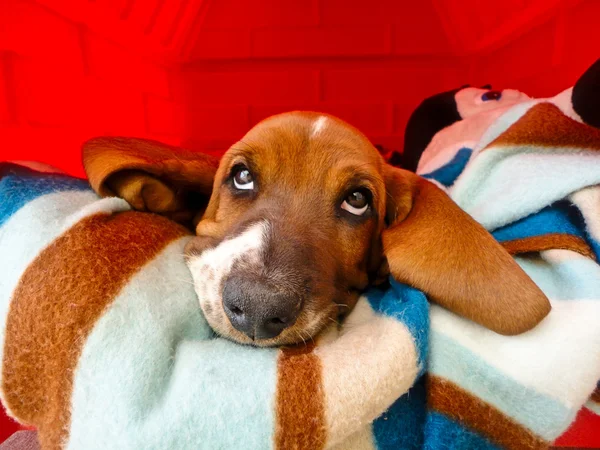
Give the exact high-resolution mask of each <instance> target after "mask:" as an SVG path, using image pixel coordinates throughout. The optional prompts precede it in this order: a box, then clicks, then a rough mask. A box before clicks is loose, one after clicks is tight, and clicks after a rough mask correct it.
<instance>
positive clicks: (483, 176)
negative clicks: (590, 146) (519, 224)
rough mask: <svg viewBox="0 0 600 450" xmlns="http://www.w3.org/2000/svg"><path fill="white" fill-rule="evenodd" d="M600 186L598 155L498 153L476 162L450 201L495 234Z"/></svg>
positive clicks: (473, 160) (484, 155)
mask: <svg viewBox="0 0 600 450" xmlns="http://www.w3.org/2000/svg"><path fill="white" fill-rule="evenodd" d="M595 184H600V169H599V167H598V152H593V151H586V150H581V149H578V148H561V149H558V148H556V149H555V148H553V149H551V150H549V149H544V148H539V147H532V148H527V149H524V148H523V147H519V148H518V149H516V150H515V149H503V148H494V149H493V150H492V149H489V150H486V151H485V152H483V153H481V154H479V155H478V156H477V157H476V158H471V160H470V162H469V164H468V165H467V167H466V168H465V170H464V172H463V173H462V175H461V176H460V177H459V178H458V180H457V181H456V183H455V184H454V185H453V186H452V188H451V189H450V196H451V197H452V199H453V200H454V201H455V202H456V203H457V204H458V205H459V206H460V207H461V208H463V209H464V210H465V211H466V212H468V213H469V214H470V215H471V216H472V217H473V218H474V219H475V220H477V221H478V222H479V223H481V224H482V225H483V226H484V227H485V228H487V229H488V230H494V229H496V228H498V227H501V226H503V225H506V224H509V223H512V222H514V221H516V220H519V219H521V218H523V217H526V216H528V215H529V214H532V213H535V212H538V211H539V210H540V209H542V208H544V207H546V206H548V205H550V204H552V203H554V202H556V201H558V200H561V199H563V198H565V197H567V196H569V195H570V194H572V193H573V192H576V191H578V190H580V189H583V188H585V187H588V186H591V185H595ZM545 186H551V188H548V189H545V188H544V187H545Z"/></svg>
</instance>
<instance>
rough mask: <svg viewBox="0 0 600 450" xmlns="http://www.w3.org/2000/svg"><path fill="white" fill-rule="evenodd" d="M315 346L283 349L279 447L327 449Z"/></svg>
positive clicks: (278, 413) (277, 407)
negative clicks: (313, 351)
mask: <svg viewBox="0 0 600 450" xmlns="http://www.w3.org/2000/svg"><path fill="white" fill-rule="evenodd" d="M313 348H314V344H308V345H306V346H300V347H293V348H286V349H283V350H281V353H280V356H279V361H278V370H277V373H278V379H277V399H276V401H275V404H276V405H277V406H276V411H275V414H276V418H277V425H276V429H275V448H277V449H282V450H283V449H285V450H287V449H291V450H301V449H311V450H312V449H314V450H318V449H320V448H323V447H324V446H325V440H326V437H327V436H326V429H325V398H324V394H323V387H322V382H321V364H320V362H319V358H318V357H317V356H316V355H315V354H314V353H312V350H313Z"/></svg>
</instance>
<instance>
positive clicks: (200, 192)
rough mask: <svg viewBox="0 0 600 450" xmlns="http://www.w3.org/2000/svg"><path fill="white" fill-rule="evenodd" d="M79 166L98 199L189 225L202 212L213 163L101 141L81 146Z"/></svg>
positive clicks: (152, 144)
mask: <svg viewBox="0 0 600 450" xmlns="http://www.w3.org/2000/svg"><path fill="white" fill-rule="evenodd" d="M83 165H84V168H85V171H86V174H87V176H88V178H89V181H90V184H91V186H92V188H93V189H94V190H95V191H96V192H97V193H98V194H99V195H101V196H103V197H108V196H117V197H121V198H123V199H125V200H126V201H127V202H128V203H129V204H130V205H131V206H132V207H133V208H134V209H137V210H139V211H149V212H154V213H158V214H162V215H165V216H168V217H170V218H171V219H173V220H176V221H178V222H181V223H184V224H187V225H192V220H193V218H194V217H195V216H199V215H200V214H201V213H202V212H203V211H204V209H205V208H206V204H207V202H208V198H209V197H210V193H211V190H212V184H213V179H214V175H215V172H216V170H217V167H218V160H217V159H216V158H214V157H212V156H209V155H205V154H202V153H195V152H190V151H186V150H183V149H180V148H176V147H171V146H169V145H165V144H162V143H160V142H157V141H151V140H147V139H136V138H121V137H101V138H95V139H91V140H89V141H87V142H86V143H85V144H84V145H83Z"/></svg>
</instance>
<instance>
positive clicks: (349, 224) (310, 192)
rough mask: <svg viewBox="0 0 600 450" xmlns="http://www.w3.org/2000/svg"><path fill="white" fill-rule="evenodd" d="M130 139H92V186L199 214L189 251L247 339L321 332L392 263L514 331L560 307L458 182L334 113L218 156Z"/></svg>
mask: <svg viewBox="0 0 600 450" xmlns="http://www.w3.org/2000/svg"><path fill="white" fill-rule="evenodd" d="M117 142H118V145H116V147H118V148H117V149H116V150H115V144H114V142H112V141H111V139H110V138H103V139H100V140H93V141H90V142H89V143H88V144H87V145H86V147H85V151H84V160H85V165H86V170H87V172H88V175H89V176H90V180H91V182H92V185H93V186H94V187H95V188H96V189H97V191H98V192H100V193H101V194H104V195H110V194H116V195H119V196H121V197H123V198H125V199H126V200H128V201H129V202H130V203H131V204H132V206H134V207H135V208H137V209H141V210H149V211H153V212H158V213H162V214H168V215H170V216H171V217H174V218H178V217H179V218H187V219H189V218H191V217H192V215H193V213H196V221H195V229H196V235H197V236H196V237H195V238H194V239H192V240H191V241H190V243H189V244H188V246H187V248H186V256H185V257H186V261H187V264H188V266H189V268H190V270H191V273H192V276H193V279H194V285H195V288H196V292H197V294H198V298H199V300H200V306H201V307H202V310H203V312H204V314H205V316H206V318H207V320H208V321H209V323H210V324H211V326H212V327H213V329H214V330H215V331H217V332H218V333H219V334H221V335H223V336H226V337H229V338H231V339H233V340H236V341H238V342H241V343H248V344H254V345H260V346H271V345H282V344H290V343H295V342H298V341H302V340H305V339H308V338H310V337H312V336H314V335H316V334H317V333H318V332H319V331H320V330H321V329H323V328H324V326H325V325H327V324H329V323H331V322H332V321H333V322H335V321H336V320H337V319H338V318H339V317H340V316H343V315H345V314H347V313H348V312H349V311H350V310H351V309H352V308H353V306H354V305H355V303H356V301H357V300H358V298H359V296H360V294H361V293H362V292H363V291H364V290H365V289H366V288H367V286H369V284H371V283H374V282H375V281H376V280H378V279H380V278H381V277H382V276H385V275H387V274H388V273H391V275H392V276H393V277H394V278H395V279H397V280H398V281H401V282H405V283H407V284H410V285H412V286H414V287H416V288H418V289H421V290H423V291H424V292H425V293H426V294H427V295H428V297H429V298H430V299H431V300H432V301H434V302H437V303H439V304H440V305H442V306H444V307H446V308H448V309H450V310H452V311H454V312H455V313H457V314H459V315H461V316H464V317H467V318H469V319H471V320H473V321H475V322H478V323H480V324H482V325H484V326H486V327H488V328H490V329H492V330H494V331H496V332H499V333H502V334H517V333H521V332H523V331H526V330H528V329H530V328H532V327H533V326H535V325H536V324H537V323H538V322H539V321H541V320H542V318H543V317H545V316H546V315H547V313H548V312H549V309H550V305H549V302H548V300H547V299H546V297H545V296H544V294H543V293H542V292H541V291H540V290H539V288H538V287H537V286H536V285H535V284H534V283H533V282H532V281H531V280H530V279H529V277H528V276H527V275H526V274H525V273H524V272H523V271H522V269H521V268H520V267H519V266H518V265H517V264H516V263H515V261H514V260H513V259H512V257H511V256H510V255H509V254H508V253H507V252H506V251H505V250H504V249H503V248H502V247H501V246H500V245H499V244H498V243H497V242H496V241H495V240H494V239H493V238H492V236H491V235H489V234H488V232H487V231H486V230H484V229H483V228H482V227H481V226H480V225H479V224H477V223H476V222H475V221H474V220H473V219H471V218H470V217H469V216H468V215H467V214H466V213H465V212H463V211H462V210H461V209H460V208H459V207H458V206H457V205H456V204H454V202H453V201H452V200H451V199H450V198H449V197H447V196H446V194H445V193H444V192H442V191H441V190H439V189H438V188H437V187H436V186H435V185H433V184H432V183H430V182H428V181H426V180H424V179H422V178H420V177H418V176H416V175H414V174H412V173H410V172H407V171H405V170H402V169H397V168H394V167H392V166H389V165H387V164H386V163H385V162H384V161H383V159H382V158H381V156H380V155H379V153H378V152H377V150H376V149H375V148H374V147H373V146H372V145H371V143H370V142H369V140H368V139H367V138H366V137H365V136H363V135H362V134H361V133H360V132H359V131H358V130H356V129H355V128H353V127H351V126H350V125H348V124H346V123H345V122H342V121H341V120H339V119H336V118H334V117H332V116H327V115H322V114H317V113H305V112H293V113H286V114H281V115H277V116H273V117H271V118H269V119H266V120H265V121H263V122H261V123H259V124H258V125H257V126H255V127H254V128H253V129H252V130H250V132H248V134H247V135H246V136H244V137H243V138H242V139H241V140H240V141H239V142H237V143H236V144H234V145H233V146H232V147H231V148H230V149H229V150H228V151H227V152H226V153H225V155H224V156H223V157H222V159H221V160H220V163H219V164H218V167H217V165H216V163H215V162H214V161H212V160H210V158H208V157H206V156H204V155H198V154H193V153H189V152H182V151H176V150H174V149H172V148H168V147H165V146H161V145H160V144H157V143H150V142H148V141H139V140H122V139H121V140H118V141H117ZM132 161H133V162H132ZM208 197H209V201H208V203H207V204H206V203H204V202H203V199H206V198H208ZM199 211H202V212H201V213H200V214H198V212H199Z"/></svg>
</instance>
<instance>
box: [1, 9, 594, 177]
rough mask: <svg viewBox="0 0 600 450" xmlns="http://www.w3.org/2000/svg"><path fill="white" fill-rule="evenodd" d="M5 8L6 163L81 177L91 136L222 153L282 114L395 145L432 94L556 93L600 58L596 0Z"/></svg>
mask: <svg viewBox="0 0 600 450" xmlns="http://www.w3.org/2000/svg"><path fill="white" fill-rule="evenodd" d="M0 2H1V3H0V5H1V6H0V7H1V8H2V10H1V14H0V152H1V153H0V157H2V158H5V159H15V158H17V159H37V160H42V161H46V162H52V163H54V164H56V165H58V166H60V167H61V168H63V169H65V170H67V171H70V172H73V173H77V174H81V173H82V170H81V167H80V164H79V157H78V153H79V147H80V144H81V142H82V141H83V140H85V139H87V138H89V137H91V136H95V135H100V134H126V135H136V136H145V137H153V138H156V139H160V140H163V141H166V142H169V143H174V144H178V143H182V144H184V145H186V146H189V147H191V148H194V149H203V150H213V151H222V150H223V149H224V148H227V147H228V146H229V145H230V144H231V143H232V142H233V141H234V140H235V139H237V138H239V137H240V136H241V135H242V134H243V133H244V132H245V131H246V130H247V129H248V128H249V127H250V126H251V125H253V124H255V123H256V122H257V121H258V120H260V119H261V118H263V117H266V116H268V115H270V114H273V113H276V112H280V111H285V110H290V109H316V110H320V111H327V112H331V113H333V114H336V115H339V116H341V117H342V118H345V119H347V120H349V121H350V122H352V123H353V124H355V125H356V126H358V127H359V128H361V129H362V130H364V131H365V132H366V133H367V134H368V135H369V136H370V137H371V138H372V139H373V140H374V141H375V142H376V143H381V144H384V145H387V146H389V147H392V148H395V149H401V147H402V136H403V129H404V126H405V123H406V120H407V118H408V116H409V114H410V113H411V111H412V109H413V108H414V107H415V106H416V104H417V103H418V102H419V101H420V100H421V99H422V98H423V97H425V96H427V95H430V94H432V93H435V92H437V91H440V90H444V89H450V88H453V87H456V86H458V85H461V84H463V83H473V84H485V83H490V82H491V83H493V84H494V85H495V86H497V87H516V88H520V89H522V90H524V91H526V92H528V93H530V94H531V95H536V96H544V95H552V94H554V93H556V92H557V91H559V90H561V89H563V88H565V87H567V86H568V85H570V84H572V83H573V82H574V81H575V79H576V77H577V75H578V74H579V73H581V72H582V71H583V70H584V69H585V67H586V66H587V65H588V64H589V63H591V62H592V61H593V60H594V59H595V58H596V57H597V56H598V54H600V50H599V49H600V33H597V30H596V23H595V21H596V17H598V14H599V13H600V5H599V4H598V2H596V1H595V0H587V1H568V0H527V1H525V0H506V1H498V2H496V3H495V4H494V7H493V8H490V7H489V6H482V5H483V4H484V3H485V5H489V3H487V2H479V1H478V0H465V1H463V2H461V3H460V5H461V6H462V8H457V7H456V6H457V5H458V3H456V2H452V1H450V0H432V1H423V2H399V1H395V0H381V1H371V2H362V1H348V0H299V1H296V2H282V1H280V0H260V1H253V2H248V1H242V0H218V1H215V0H188V1H185V0H169V1H166V0H94V1H92V0H38V1H33V0H29V1H28V0H0Z"/></svg>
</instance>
